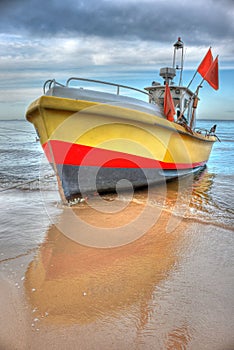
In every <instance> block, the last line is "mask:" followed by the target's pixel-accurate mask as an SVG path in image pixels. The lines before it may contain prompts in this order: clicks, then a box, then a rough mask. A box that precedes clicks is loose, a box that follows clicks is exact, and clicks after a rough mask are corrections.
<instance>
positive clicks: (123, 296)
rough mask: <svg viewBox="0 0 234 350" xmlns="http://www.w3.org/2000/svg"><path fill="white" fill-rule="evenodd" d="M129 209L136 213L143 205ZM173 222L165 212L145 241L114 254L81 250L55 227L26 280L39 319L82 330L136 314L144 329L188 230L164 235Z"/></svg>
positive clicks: (141, 239)
mask: <svg viewBox="0 0 234 350" xmlns="http://www.w3.org/2000/svg"><path fill="white" fill-rule="evenodd" d="M130 206H131V208H132V210H136V211H137V210H138V206H139V205H137V204H136V203H131V204H130ZM84 212H86V215H87V216H89V215H88V214H90V215H91V214H92V220H95V218H94V212H93V210H92V209H91V208H90V207H88V206H87V207H86V208H85V209H83V214H82V215H83V216H84ZM106 215H110V214H106ZM115 215H116V214H113V218H112V223H113V222H114V219H115ZM169 217H170V214H169V213H166V212H161V215H160V216H159V219H158V220H157V222H156V223H155V225H154V226H153V227H152V228H151V229H149V231H148V232H147V233H146V234H145V235H144V236H142V237H141V238H140V239H138V240H136V241H135V242H132V243H130V244H128V245H125V246H121V247H117V248H112V249H97V248H92V247H85V246H82V245H80V244H78V243H75V242H73V241H72V240H70V239H69V238H67V237H66V236H65V235H63V234H62V233H61V232H60V231H59V230H58V228H57V227H56V226H55V225H52V226H51V227H50V229H49V230H48V234H47V238H46V241H45V243H44V244H43V245H42V246H41V247H40V250H39V252H38V254H37V256H36V257H35V258H34V260H33V261H32V262H31V263H30V265H29V267H28V270H27V272H26V276H25V277H26V278H25V288H26V292H27V296H28V298H29V301H30V303H31V306H32V309H33V310H34V311H35V312H34V315H35V317H40V318H44V319H46V320H47V321H49V322H53V323H54V322H55V323H79V324H84V323H90V322H92V321H93V320H96V319H100V318H102V317H108V316H114V317H115V316H116V317H117V315H125V314H126V311H127V312H130V311H129V310H130V308H131V309H132V308H133V309H132V311H131V312H134V314H135V317H136V318H137V319H136V322H137V324H138V326H139V327H140V328H141V327H144V324H145V323H146V322H147V318H148V315H149V313H150V306H149V302H150V300H151V298H152V293H153V291H154V290H155V288H157V284H158V283H159V282H160V281H162V280H164V279H166V278H167V276H168V274H169V273H170V270H171V269H173V266H174V265H175V263H176V260H177V250H176V248H177V246H178V244H180V238H181V237H182V233H183V231H184V230H185V223H184V222H181V223H180V224H179V225H178V226H177V228H176V229H175V230H174V231H173V232H171V233H170V234H168V233H166V226H167V222H168V219H169ZM98 220H99V216H98V215H96V222H97V221H98Z"/></svg>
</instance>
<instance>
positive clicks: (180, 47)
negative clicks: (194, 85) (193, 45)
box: [172, 37, 184, 86]
mask: <svg viewBox="0 0 234 350" xmlns="http://www.w3.org/2000/svg"><path fill="white" fill-rule="evenodd" d="M178 50H181V57H180V66H179V64H176V56H177V51H178ZM172 67H173V68H174V69H177V70H180V80H179V86H181V84H182V75H183V68H184V43H183V41H182V40H181V38H180V37H179V38H178V40H177V42H176V43H175V44H174V55H173V64H172Z"/></svg>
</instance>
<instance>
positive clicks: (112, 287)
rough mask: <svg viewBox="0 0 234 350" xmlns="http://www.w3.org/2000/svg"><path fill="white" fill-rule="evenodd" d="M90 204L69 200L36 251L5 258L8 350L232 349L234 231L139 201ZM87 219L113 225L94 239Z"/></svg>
mask: <svg viewBox="0 0 234 350" xmlns="http://www.w3.org/2000/svg"><path fill="white" fill-rule="evenodd" d="M89 204H90V205H88V204H86V203H82V204H80V205H77V206H75V207H72V208H69V209H68V208H67V209H65V208H63V210H62V213H61V215H60V216H59V220H58V222H57V224H56V225H55V224H52V225H51V226H50V227H49V228H48V230H47V233H46V237H45V239H44V242H43V244H41V245H40V246H39V247H38V249H37V250H36V251H35V252H32V253H31V254H27V255H25V256H21V257H18V258H17V259H12V260H7V261H5V262H3V263H2V269H1V271H2V272H1V312H0V320H1V324H2V327H1V330H0V339H1V349H4V350H8V349H9V350H12V349H18V350H21V349H22V350H23V349H33V350H34V349H84V350H86V349H167V350H172V349H175V350H176V349H194V350H195V349H196V350H199V349H212V350H215V349H217V350H218V349H225V350H228V349H229V350H231V349H233V344H234V337H233V335H232V330H233V326H234V322H233V313H232V312H231V306H233V304H232V301H233V297H232V290H233V279H232V278H231V276H230V271H231V269H230V267H231V261H229V260H228V257H230V256H231V246H230V251H228V242H229V243H230V244H231V240H232V233H231V232H230V231H228V230H225V229H221V228H219V227H215V226H212V225H203V224H201V223H198V222H195V221H191V220H186V219H181V218H176V217H173V215H172V214H171V213H170V212H169V211H165V210H161V209H160V208H159V207H158V208H156V207H153V209H152V206H148V205H147V204H145V205H142V203H140V202H138V201H137V200H132V201H130V202H128V203H127V204H126V203H125V204H124V205H123V202H122V201H119V202H118V201H115V200H113V198H112V197H111V196H110V197H108V200H107V201H99V200H94V201H92V203H89ZM110 208H111V210H110ZM144 209H147V210H146V213H145V214H144ZM142 213H143V214H142ZM152 215H153V216H154V218H153V221H152V224H151V225H149V226H150V227H148V223H149V222H151V217H152ZM72 218H73V219H72ZM74 218H75V219H74ZM139 218H140V219H139ZM138 219H139V220H138ZM73 220H75V221H73ZM129 220H130V221H131V226H130V228H129V230H128V231H126V232H127V233H126V236H125V237H123V236H124V231H122V230H120V231H118V230H117V231H116V232H115V233H114V234H115V235H116V237H115V239H116V240H115V244H113V246H114V248H107V245H108V244H110V239H109V238H110V235H111V233H112V230H113V229H115V228H119V227H123V226H124V227H126V226H127V225H128V223H129ZM83 223H85V225H86V227H91V228H96V232H99V231H98V228H100V232H102V233H103V232H104V233H103V235H98V234H97V235H94V236H93V239H92V240H90V237H91V236H92V235H93V232H94V231H93V229H92V230H91V231H90V232H89V233H88V234H89V238H88V243H89V246H87V245H85V244H80V243H77V240H81V242H83V241H82V240H83V239H84V236H85V235H83V234H84V233H85V232H83V231H82V229H83V228H84V226H82V225H83ZM75 224H77V225H78V226H77V227H79V229H78V231H82V232H81V233H82V234H79V233H80V232H78V234H77V230H75V231H74V225H75ZM79 225H80V226H79ZM61 231H62V232H61ZM138 231H139V232H143V231H145V232H144V234H143V235H139V232H138ZM87 232H88V229H87ZM113 232H114V231H113ZM64 233H65V234H64ZM70 238H72V239H70ZM125 239H126V240H127V244H126V243H124V240H125ZM221 240H222V242H221ZM224 242H226V245H225V252H226V257H225V256H224V255H223V254H221V255H219V254H218V255H217V251H218V249H219V248H218V247H217V245H218V243H220V248H221V249H222V245H224ZM83 243H84V242H83ZM117 243H119V245H120V246H117V245H118V244H117ZM103 244H104V245H105V244H106V245H105V246H103ZM101 246H103V247H101ZM215 259H216V260H217V264H216V263H215ZM221 285H222V286H221ZM224 345H225V347H224Z"/></svg>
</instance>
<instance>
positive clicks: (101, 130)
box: [27, 96, 216, 198]
mask: <svg viewBox="0 0 234 350" xmlns="http://www.w3.org/2000/svg"><path fill="white" fill-rule="evenodd" d="M27 119H28V120H29V121H30V122H32V123H33V124H34V126H35V128H36V130H37V132H38V134H39V136H40V142H41V144H42V147H43V149H44V152H45V154H46V156H47V158H48V160H49V162H50V163H51V165H52V166H53V168H54V169H55V171H56V172H57V174H58V176H59V178H60V180H61V183H62V187H63V191H64V194H65V197H66V198H70V197H72V196H74V195H76V194H85V193H87V192H106V191H116V190H118V189H126V188H138V187H143V186H147V185H148V186H149V185H151V184H155V183H159V182H164V181H166V180H168V179H172V178H175V177H178V176H184V175H186V174H191V172H194V171H198V170H199V169H201V168H202V167H204V166H205V164H206V162H207V161H208V159H209V155H210V152H211V149H212V145H213V143H214V142H215V141H216V138H215V137H213V136H206V137H205V136H203V135H199V134H191V133H189V132H188V131H187V130H186V129H184V128H183V127H182V126H180V125H178V124H176V123H171V122H169V121H167V120H165V119H163V118H161V117H160V116H154V115H150V114H148V113H144V112H142V111H136V110H131V109H128V108H121V107H119V106H118V107H116V106H111V105H108V104H101V103H96V102H90V101H76V100H72V99H67V98H58V97H52V96H42V97H41V98H40V99H38V100H36V101H35V102H33V103H32V104H31V105H30V106H29V108H28V111H27Z"/></svg>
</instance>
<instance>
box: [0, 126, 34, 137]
mask: <svg viewBox="0 0 234 350" xmlns="http://www.w3.org/2000/svg"><path fill="white" fill-rule="evenodd" d="M0 129H4V130H10V131H19V132H23V133H25V134H30V135H32V131H25V130H20V129H11V128H5V127H4V126H0Z"/></svg>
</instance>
